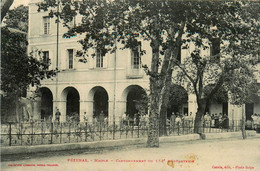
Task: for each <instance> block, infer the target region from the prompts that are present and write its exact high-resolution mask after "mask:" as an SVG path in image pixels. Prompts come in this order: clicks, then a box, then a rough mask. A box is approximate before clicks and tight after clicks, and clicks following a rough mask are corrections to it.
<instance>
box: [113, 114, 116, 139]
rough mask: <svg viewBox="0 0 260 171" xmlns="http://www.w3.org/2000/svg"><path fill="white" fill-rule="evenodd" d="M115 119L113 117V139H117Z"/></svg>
mask: <svg viewBox="0 0 260 171" xmlns="http://www.w3.org/2000/svg"><path fill="white" fill-rule="evenodd" d="M115 124H116V123H115V119H113V140H114V139H115Z"/></svg>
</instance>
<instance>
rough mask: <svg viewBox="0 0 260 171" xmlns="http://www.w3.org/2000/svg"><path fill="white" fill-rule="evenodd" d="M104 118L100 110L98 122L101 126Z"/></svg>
mask: <svg viewBox="0 0 260 171" xmlns="http://www.w3.org/2000/svg"><path fill="white" fill-rule="evenodd" d="M104 118H105V115H104V112H103V110H101V112H100V115H99V122H100V123H101V124H103V123H104Z"/></svg>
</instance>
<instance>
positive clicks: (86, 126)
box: [85, 122, 88, 142]
mask: <svg viewBox="0 0 260 171" xmlns="http://www.w3.org/2000/svg"><path fill="white" fill-rule="evenodd" d="M87 132H88V122H85V142H87V136H88V135H87Z"/></svg>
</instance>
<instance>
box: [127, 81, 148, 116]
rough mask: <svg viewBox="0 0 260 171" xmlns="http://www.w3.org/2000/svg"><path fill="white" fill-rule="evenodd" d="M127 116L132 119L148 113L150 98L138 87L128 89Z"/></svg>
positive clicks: (132, 86)
mask: <svg viewBox="0 0 260 171" xmlns="http://www.w3.org/2000/svg"><path fill="white" fill-rule="evenodd" d="M125 93H126V114H127V116H128V117H129V118H130V119H134V118H137V117H140V115H145V114H147V112H148V98H147V94H146V92H145V90H144V89H143V88H142V87H140V86H138V85H131V86H129V87H127V88H126V90H125Z"/></svg>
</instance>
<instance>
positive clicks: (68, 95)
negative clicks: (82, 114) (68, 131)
mask: <svg viewBox="0 0 260 171" xmlns="http://www.w3.org/2000/svg"><path fill="white" fill-rule="evenodd" d="M63 98H64V99H66V120H67V121H68V120H71V121H79V111H80V110H79V100H80V96H79V92H78V91H77V90H76V89H75V88H74V87H67V88H65V89H64V90H63Z"/></svg>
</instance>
